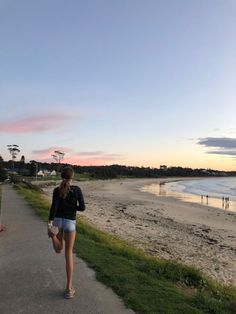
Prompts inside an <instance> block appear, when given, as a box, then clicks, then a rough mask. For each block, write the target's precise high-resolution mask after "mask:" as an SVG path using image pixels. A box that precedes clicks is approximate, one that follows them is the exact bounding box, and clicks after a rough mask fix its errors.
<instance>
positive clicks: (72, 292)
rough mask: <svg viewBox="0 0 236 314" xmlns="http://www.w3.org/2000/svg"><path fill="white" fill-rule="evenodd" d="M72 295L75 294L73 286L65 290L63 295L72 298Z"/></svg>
mask: <svg viewBox="0 0 236 314" xmlns="http://www.w3.org/2000/svg"><path fill="white" fill-rule="evenodd" d="M74 295H75V288H74V287H72V288H70V289H66V290H65V293H64V296H65V298H66V299H72V298H73V297H74Z"/></svg>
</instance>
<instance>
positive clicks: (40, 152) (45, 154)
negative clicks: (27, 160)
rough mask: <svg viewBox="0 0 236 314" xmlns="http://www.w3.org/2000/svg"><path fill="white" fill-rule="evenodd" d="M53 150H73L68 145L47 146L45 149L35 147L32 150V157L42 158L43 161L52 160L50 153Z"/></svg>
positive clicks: (66, 151) (65, 151) (68, 151)
mask: <svg viewBox="0 0 236 314" xmlns="http://www.w3.org/2000/svg"><path fill="white" fill-rule="evenodd" d="M55 150H59V151H60V152H63V153H70V152H73V150H72V149H71V148H68V147H58V146H55V147H49V148H45V149H35V150H33V155H34V159H38V160H43V161H49V162H50V161H53V159H52V158H53V157H52V155H53V154H54V151H55Z"/></svg>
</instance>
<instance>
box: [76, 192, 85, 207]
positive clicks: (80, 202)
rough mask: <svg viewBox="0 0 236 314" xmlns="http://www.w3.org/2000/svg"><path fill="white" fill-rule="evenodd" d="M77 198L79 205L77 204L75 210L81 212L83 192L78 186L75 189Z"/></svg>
mask: <svg viewBox="0 0 236 314" xmlns="http://www.w3.org/2000/svg"><path fill="white" fill-rule="evenodd" d="M77 200H78V202H79V206H77V211H79V212H83V211H84V210H85V204H84V197H83V193H82V191H81V189H80V188H79V187H78V190H77Z"/></svg>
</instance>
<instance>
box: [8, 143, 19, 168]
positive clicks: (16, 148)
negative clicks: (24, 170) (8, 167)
mask: <svg viewBox="0 0 236 314" xmlns="http://www.w3.org/2000/svg"><path fill="white" fill-rule="evenodd" d="M7 147H8V150H9V152H10V154H11V157H12V168H13V169H14V161H15V159H16V156H17V155H18V154H19V152H20V149H19V146H18V145H16V144H13V145H7Z"/></svg>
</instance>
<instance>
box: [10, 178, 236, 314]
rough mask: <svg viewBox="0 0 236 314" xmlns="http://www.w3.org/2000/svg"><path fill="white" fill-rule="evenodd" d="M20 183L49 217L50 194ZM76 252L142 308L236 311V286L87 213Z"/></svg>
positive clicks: (184, 313)
mask: <svg viewBox="0 0 236 314" xmlns="http://www.w3.org/2000/svg"><path fill="white" fill-rule="evenodd" d="M16 188H17V190H18V191H19V192H20V194H21V195H22V196H23V197H24V198H25V199H26V201H27V202H28V203H29V204H30V205H31V206H32V207H33V208H34V209H35V211H36V213H37V214H38V215H40V217H41V218H42V219H43V220H45V221H47V219H48V210H49V206H50V204H49V202H48V199H47V198H46V197H45V194H44V193H43V192H42V191H41V190H40V189H39V188H36V187H33V186H31V187H29V186H26V185H25V184H18V185H16ZM75 251H76V253H77V254H78V256H79V257H81V258H82V259H84V260H85V261H86V262H87V263H88V265H89V266H90V267H91V268H93V269H94V270H95V272H96V277H97V279H98V280H100V281H101V282H103V283H105V284H106V285H107V286H109V287H111V288H112V289H113V290H114V291H115V292H116V293H117V294H118V295H119V296H120V297H122V299H123V300H124V303H125V304H126V305H127V306H129V307H130V308H132V309H133V310H134V311H135V312H136V313H148V314H151V313H153V314H154V313H155V314H158V313H161V314H165V313H166V314H174V313H179V314H189V313H193V314H195V313H196V314H200V313H212V314H233V313H236V289H234V288H232V287H231V288H230V287H227V286H223V285H220V284H218V283H216V282H214V281H213V280H210V279H208V278H206V277H205V276H204V275H203V274H201V272H200V271H199V270H197V269H195V268H193V267H189V266H186V265H183V264H180V263H177V262H173V261H166V260H159V259H156V258H154V257H151V256H147V255H146V254H145V253H144V252H143V251H142V250H138V249H135V248H133V247H132V246H131V245H130V244H129V243H127V242H126V241H124V240H121V239H119V238H118V237H116V236H113V235H110V234H107V233H104V232H102V231H100V230H98V229H96V228H95V227H93V226H91V225H89V224H88V223H87V222H86V221H85V219H82V218H80V219H79V221H78V222H77V238H76V244H75Z"/></svg>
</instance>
